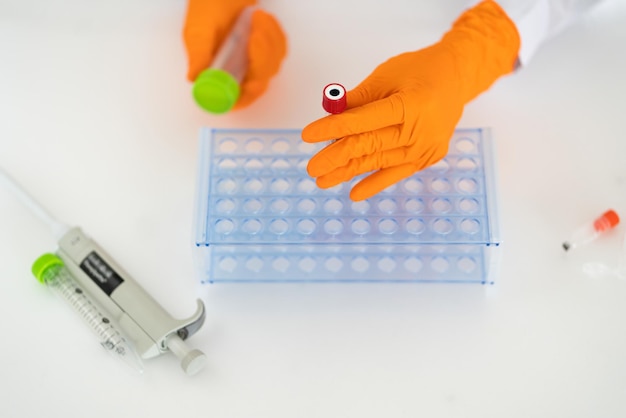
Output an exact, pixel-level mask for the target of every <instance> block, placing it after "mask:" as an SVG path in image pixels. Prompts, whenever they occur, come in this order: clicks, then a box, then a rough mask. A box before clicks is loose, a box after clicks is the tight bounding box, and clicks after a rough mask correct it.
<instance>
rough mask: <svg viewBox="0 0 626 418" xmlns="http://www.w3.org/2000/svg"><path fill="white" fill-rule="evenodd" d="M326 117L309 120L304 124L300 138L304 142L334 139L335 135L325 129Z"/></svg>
mask: <svg viewBox="0 0 626 418" xmlns="http://www.w3.org/2000/svg"><path fill="white" fill-rule="evenodd" d="M327 118H328V116H326V117H324V118H321V119H318V120H316V121H314V122H311V123H309V124H308V125H307V126H305V127H304V128H303V129H302V134H301V136H302V140H303V141H304V142H309V143H314V142H322V141H329V140H331V139H334V138H335V137H333V135H332V134H329V133H328V131H327V128H326V125H327Z"/></svg>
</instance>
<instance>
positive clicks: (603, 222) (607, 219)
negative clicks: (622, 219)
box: [563, 209, 619, 251]
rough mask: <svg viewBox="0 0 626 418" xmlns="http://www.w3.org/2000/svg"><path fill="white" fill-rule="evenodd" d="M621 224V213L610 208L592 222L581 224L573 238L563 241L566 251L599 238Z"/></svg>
mask: <svg viewBox="0 0 626 418" xmlns="http://www.w3.org/2000/svg"><path fill="white" fill-rule="evenodd" d="M617 224H619V215H618V214H617V212H615V211H614V210H613V209H609V210H607V211H606V212H604V213H603V214H602V215H600V216H599V217H597V218H596V219H594V220H593V221H591V222H587V223H586V224H584V225H581V226H580V227H579V228H578V229H577V230H576V231H574V233H573V234H572V236H571V238H570V239H569V240H567V241H565V242H564V243H563V249H564V250H565V251H569V250H573V249H574V248H577V247H580V246H582V245H584V244H587V243H589V242H591V241H593V240H595V239H596V238H598V237H599V236H600V235H601V234H603V233H604V232H606V231H608V230H610V229H613V228H614V227H616V226H617Z"/></svg>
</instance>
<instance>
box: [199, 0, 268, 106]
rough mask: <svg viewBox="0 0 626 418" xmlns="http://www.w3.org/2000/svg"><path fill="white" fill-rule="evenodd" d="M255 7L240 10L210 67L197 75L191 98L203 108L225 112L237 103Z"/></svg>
mask: <svg viewBox="0 0 626 418" xmlns="http://www.w3.org/2000/svg"><path fill="white" fill-rule="evenodd" d="M256 8H257V7H256V6H248V7H246V8H245V9H243V11H242V12H241V13H240V14H239V16H238V17H237V20H236V21H235V24H234V25H233V27H232V29H231V30H230V32H229V33H228V35H227V36H226V38H225V39H224V41H223V42H222V44H221V45H220V48H219V50H218V51H217V53H216V54H215V57H214V58H213V61H212V62H211V65H210V66H209V68H207V69H206V70H204V71H202V72H201V73H200V75H198V77H197V78H196V81H195V82H194V85H193V97H194V99H195V100H196V102H197V103H198V105H199V106H200V107H201V108H203V109H204V110H207V111H209V112H211V113H216V114H219V113H226V112H228V111H229V110H231V109H232V108H233V106H234V105H235V103H236V102H237V99H238V98H239V94H240V92H241V82H242V81H243V78H244V77H245V75H246V71H247V70H248V39H249V37H250V27H251V24H252V15H253V13H254V11H255V10H256Z"/></svg>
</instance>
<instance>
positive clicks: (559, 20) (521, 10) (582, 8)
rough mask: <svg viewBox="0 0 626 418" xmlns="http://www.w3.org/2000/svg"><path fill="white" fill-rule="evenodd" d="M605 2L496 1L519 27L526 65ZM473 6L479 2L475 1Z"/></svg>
mask: <svg viewBox="0 0 626 418" xmlns="http://www.w3.org/2000/svg"><path fill="white" fill-rule="evenodd" d="M601 1H602V0H497V3H498V4H499V5H500V6H501V7H502V8H503V9H504V11H505V12H506V13H507V15H508V16H509V17H510V18H511V20H513V22H514V23H515V25H516V26H517V31H518V32H519V35H520V39H521V46H520V52H519V56H518V59H519V63H520V64H521V65H527V64H528V62H529V61H530V59H531V58H532V56H533V55H534V54H535V52H537V50H538V49H539V47H540V46H541V45H542V44H543V43H544V42H545V41H547V40H548V39H550V38H551V37H553V36H554V35H556V34H557V33H559V32H560V31H561V30H563V29H564V28H566V27H567V26H569V25H570V24H572V23H573V22H575V21H576V20H577V19H579V18H580V17H581V16H582V15H583V14H585V13H586V12H588V11H589V10H590V9H591V8H592V7H593V6H595V5H596V4H598V3H600V2H601ZM471 3H472V5H475V4H477V3H479V1H472V2H471Z"/></svg>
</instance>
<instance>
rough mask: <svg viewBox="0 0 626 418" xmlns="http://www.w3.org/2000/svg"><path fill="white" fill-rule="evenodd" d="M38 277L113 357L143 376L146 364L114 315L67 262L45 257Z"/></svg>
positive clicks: (36, 265) (37, 265) (39, 261)
mask: <svg viewBox="0 0 626 418" xmlns="http://www.w3.org/2000/svg"><path fill="white" fill-rule="evenodd" d="M32 272H33V274H34V276H35V277H36V278H37V280H39V281H40V282H41V283H43V284H45V285H46V286H47V287H48V288H49V289H50V290H52V291H53V292H54V293H55V294H56V295H57V296H59V297H60V298H61V299H63V300H64V301H65V302H67V304H68V305H69V306H71V307H72V308H73V309H74V311H75V312H76V313H78V315H79V316H80V317H81V318H82V319H83V320H84V321H85V323H86V324H87V325H88V326H89V328H90V329H91V330H92V331H93V332H94V333H95V334H96V336H97V337H98V338H99V339H100V345H102V347H104V348H105V349H106V350H107V351H108V352H109V353H110V354H111V355H113V356H114V357H115V358H117V359H119V360H121V361H122V362H123V363H124V364H126V365H128V366H130V367H131V368H132V369H133V370H135V371H137V372H139V373H142V372H143V362H142V361H141V357H140V356H139V355H138V354H137V352H136V351H135V349H134V348H133V347H132V345H131V344H130V343H129V340H128V339H127V338H126V337H125V336H124V335H123V334H122V332H121V331H120V329H119V326H118V325H117V324H116V323H115V322H114V321H113V320H112V317H111V315H109V314H107V313H106V312H105V310H104V309H103V308H102V307H101V306H98V304H97V303H96V302H95V301H94V300H93V299H92V298H90V297H89V295H88V294H87V293H86V292H85V290H84V289H83V288H82V287H81V286H79V285H78V283H77V282H76V281H75V280H74V279H73V278H72V275H71V274H70V272H69V271H68V270H67V269H66V268H65V266H64V264H63V261H62V260H61V259H60V258H58V257H57V256H55V255H54V254H44V255H42V256H41V257H39V258H38V259H37V260H36V261H35V263H34V264H33V267H32Z"/></svg>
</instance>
